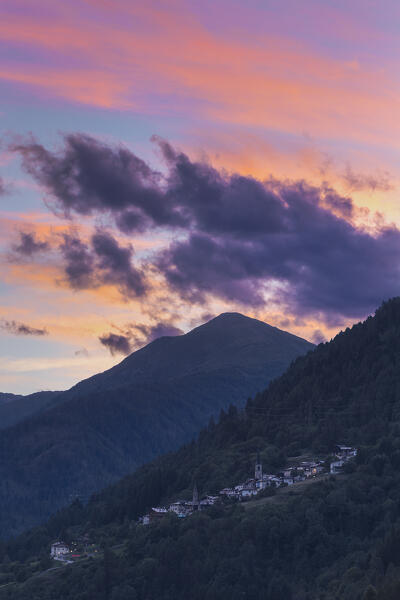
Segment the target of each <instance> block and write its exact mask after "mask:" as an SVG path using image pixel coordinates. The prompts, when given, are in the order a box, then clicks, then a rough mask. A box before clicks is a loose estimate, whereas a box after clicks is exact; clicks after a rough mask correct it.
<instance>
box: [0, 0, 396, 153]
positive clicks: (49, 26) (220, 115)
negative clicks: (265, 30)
mask: <svg viewBox="0 0 400 600" xmlns="http://www.w3.org/2000/svg"><path fill="white" fill-rule="evenodd" d="M92 5H93V3H92ZM107 7H108V4H107V3H95V5H93V10H94V8H95V9H96V11H97V13H98V11H106V10H107ZM114 7H115V5H114ZM117 8H118V9H119V11H120V12H119V13H118V16H119V17H120V18H119V22H118V23H117V22H116V21H115V20H111V18H110V21H107V20H106V18H105V17H106V16H107V13H106V12H103V13H102V14H103V21H101V20H100V19H96V18H93V19H90V18H89V17H88V15H86V17H84V16H78V14H77V12H76V8H73V7H72V5H71V7H70V8H67V7H66V6H64V7H63V9H62V10H61V9H59V10H58V15H57V16H55V17H54V16H53V17H47V18H45V19H44V20H41V21H40V22H39V20H38V19H37V18H36V19H35V18H34V17H32V16H31V17H28V16H26V17H22V16H18V18H15V17H13V18H11V17H10V16H9V15H5V16H4V17H3V19H2V20H1V21H0V34H1V35H2V36H4V37H5V39H8V40H10V42H11V41H12V42H13V43H17V44H18V43H20V44H23V45H24V47H31V48H32V49H34V50H35V49H37V48H39V49H46V50H52V62H51V64H48V65H46V64H42V63H40V64H36V65H35V64H31V63H30V64H29V68H28V64H27V63H24V62H23V61H18V60H15V61H14V62H13V65H12V68H11V67H10V66H7V64H3V66H2V67H1V68H0V78H3V79H6V80H9V81H15V82H19V83H25V84H29V85H33V86H36V87H38V88H40V89H43V90H45V91H46V93H49V92H50V93H51V94H53V95H56V96H59V97H62V98H65V99H67V100H70V101H76V102H81V103H85V104H92V105H95V106H100V107H103V108H104V107H106V108H125V109H126V108H135V109H140V110H141V111H143V112H150V113H151V112H159V111H163V112H168V111H169V110H176V108H177V106H176V103H177V102H178V108H180V109H181V110H182V111H185V112H189V113H191V112H193V111H195V112H196V114H199V111H201V113H202V114H203V116H206V117H207V118H209V119H211V120H216V121H220V122H229V123H240V124H246V125H250V126H253V125H257V126H258V127H264V128H268V129H270V130H279V131H285V132H291V133H297V134H299V133H301V132H302V131H307V132H308V133H310V134H312V135H318V136H330V137H331V138H335V139H336V138H340V137H344V138H346V139H357V140H363V141H368V142H374V143H375V142H379V143H390V144H391V146H395V147H397V146H398V144H399V142H398V141H397V138H398V137H399V136H398V134H399V132H400V124H399V122H398V119H397V118H396V116H397V111H398V102H399V93H400V89H399V82H398V80H396V78H394V77H393V74H392V73H390V72H389V73H388V72H387V71H385V69H379V70H378V69H376V68H375V67H372V66H371V67H369V68H368V66H367V65H364V64H363V65H361V64H359V62H358V61H356V60H353V59H351V60H345V59H341V60H339V59H334V58H330V57H327V56H322V54H321V55H320V56H317V55H316V54H315V53H314V52H312V51H311V49H309V48H307V47H306V46H305V44H300V43H293V41H290V40H288V39H283V38H277V37H275V38H273V37H271V36H265V37H263V38H260V37H259V36H257V35H254V36H252V37H250V36H247V39H243V35H242V36H241V37H240V36H237V37H236V38H234V37H233V36H232V34H230V36H229V35H228V33H225V34H223V35H217V34H215V33H212V32H210V31H207V29H206V28H205V26H204V25H202V24H201V23H200V21H199V20H197V19H196V18H195V17H194V16H192V15H190V14H188V12H187V10H186V11H185V5H177V4H171V5H170V6H168V7H167V8H166V9H163V8H162V4H160V5H157V6H156V7H155V6H152V7H139V6H135V5H133V6H131V5H129V4H127V3H118V4H117ZM97 13H96V14H97ZM95 16H96V15H95V14H94V15H93V17H95ZM122 22H123V24H122ZM78 59H79V60H78ZM54 63H56V66H54ZM160 96H161V98H162V99H161V100H160V99H159V98H160ZM177 98H178V100H177Z"/></svg>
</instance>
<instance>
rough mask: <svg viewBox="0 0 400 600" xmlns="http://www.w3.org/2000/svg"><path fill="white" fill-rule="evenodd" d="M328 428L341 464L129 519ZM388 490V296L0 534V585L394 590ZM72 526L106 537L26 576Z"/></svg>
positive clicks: (238, 477) (338, 594)
mask: <svg viewBox="0 0 400 600" xmlns="http://www.w3.org/2000/svg"><path fill="white" fill-rule="evenodd" d="M338 442H341V443H349V444H351V445H355V446H357V447H358V449H359V451H358V455H357V459H356V460H355V461H354V462H353V463H349V465H348V466H347V468H346V470H347V476H346V477H344V478H334V477H332V478H330V479H328V480H324V481H321V482H316V483H315V484H314V485H310V486H306V487H305V489H304V492H303V493H302V494H296V495H295V496H293V497H292V496H291V495H290V494H285V500H284V501H282V502H270V503H266V504H265V505H264V506H262V507H259V508H255V509H254V510H251V511H244V510H243V506H242V505H240V504H238V505H233V506H231V507H213V508H210V509H208V510H207V511H204V512H201V513H199V514H196V515H193V516H191V517H188V518H186V519H183V520H178V519H177V518H176V517H174V516H167V517H165V519H163V520H162V521H160V522H159V523H158V524H154V525H150V526H148V527H144V526H142V525H138V524H137V523H136V520H137V518H138V517H139V516H140V515H141V514H143V513H144V512H145V511H146V510H147V509H148V508H149V507H151V506H154V505H160V504H162V503H163V502H167V501H168V500H169V499H176V498H178V497H184V496H189V495H190V492H191V488H192V485H193V481H196V482H197V485H198V487H199V489H200V490H202V491H203V492H206V491H207V492H215V491H217V490H218V489H221V487H223V486H225V485H232V484H233V483H235V482H237V481H242V480H243V479H244V478H245V477H246V476H249V475H250V474H251V472H252V469H253V465H254V460H255V456H256V452H257V450H260V451H261V457H262V460H263V463H264V465H265V469H266V470H268V469H270V468H271V469H273V468H278V467H279V466H282V465H284V463H285V461H286V458H287V457H288V456H293V455H296V454H297V455H299V454H300V453H301V452H304V451H312V452H313V453H319V454H329V452H330V451H331V449H332V446H333V444H336V443H338ZM399 498H400V299H399V298H396V299H394V300H391V301H389V302H387V303H385V304H384V305H383V306H382V307H381V308H380V309H379V310H378V311H377V313H376V315H375V316H374V317H373V318H372V317H370V318H369V319H367V320H366V321H365V322H364V323H362V324H358V325H355V326H354V327H353V328H352V329H351V330H349V329H348V330H346V331H345V332H342V333H340V334H339V335H338V336H337V337H336V338H335V339H334V340H333V341H332V342H330V343H327V344H323V345H320V346H319V347H318V348H317V349H316V350H315V351H314V352H312V353H309V354H307V355H306V356H304V357H300V358H298V359H297V360H296V361H295V363H294V364H293V365H292V366H291V367H290V368H289V369H288V370H287V372H286V373H285V374H284V375H283V376H281V377H280V378H279V379H277V380H276V381H274V382H273V383H272V384H271V385H270V386H269V388H268V389H267V390H266V391H265V392H263V393H262V394H258V395H257V396H256V397H255V398H254V399H252V400H250V401H248V403H247V405H246V408H245V409H244V410H243V411H238V410H237V409H235V408H233V407H231V408H230V409H229V410H228V411H227V412H223V413H222V414H221V417H220V420H219V422H218V424H214V423H212V422H211V423H210V425H209V426H208V427H207V428H206V429H204V430H203V431H202V432H201V433H200V435H199V438H198V440H197V442H195V443H190V444H189V445H186V446H184V447H182V448H181V449H180V450H179V451H178V452H175V453H171V454H169V455H166V456H164V457H161V458H159V459H157V460H155V461H153V462H152V463H150V464H148V465H145V466H143V467H141V468H140V469H139V470H137V471H136V472H135V473H134V474H133V475H131V476H128V477H125V478H124V479H123V480H121V481H120V482H119V483H117V484H116V485H113V486H111V487H109V488H108V489H106V490H104V491H103V492H102V493H100V494H98V495H96V496H93V497H92V499H91V501H90V502H89V504H88V505H87V506H82V505H81V504H80V503H78V502H75V503H74V504H73V505H71V507H70V508H68V509H65V510H63V511H61V512H59V513H58V514H56V515H54V517H52V519H51V520H50V521H49V522H48V523H47V524H46V525H45V526H43V527H40V528H37V529H35V530H32V531H31V532H28V533H26V534H24V535H23V536H21V537H20V538H18V539H17V540H15V541H14V542H10V543H9V544H5V545H3V548H2V552H3V563H2V568H3V576H4V573H6V572H7V569H9V570H8V573H10V572H11V571H12V569H14V570H15V571H16V573H17V575H16V576H18V577H19V579H20V583H17V584H16V585H12V586H9V587H5V588H3V589H1V588H0V598H13V599H15V600H22V599H24V598H32V599H34V600H36V599H38V600H39V599H40V600H46V599H50V598H51V599H53V598H57V599H60V600H63V599H72V598H74V600H75V599H77V600H89V599H90V598H93V597H99V598H105V599H112V600H122V599H126V598H128V599H137V600H155V599H157V600H203V599H206V600H217V599H218V600H221V599H222V600H225V599H226V600H231V599H232V598H233V599H234V600H239V599H241V598H247V599H250V600H281V599H283V598H284V599H285V600H317V599H319V600H321V599H324V600H334V599H335V600H339V599H340V600H373V599H376V598H377V599H378V600H396V599H398V598H399V596H400V551H399V549H400V503H399ZM84 532H85V533H87V534H88V535H89V536H90V537H91V539H93V540H95V541H96V542H97V543H99V544H100V545H101V546H102V547H103V548H104V551H103V553H102V554H101V558H98V559H96V558H93V559H89V560H88V561H86V562H83V563H81V564H77V565H72V566H71V567H66V568H65V569H62V570H60V571H57V572H54V574H53V575H52V576H51V577H50V576H49V577H48V578H45V579H42V578H40V577H39V578H35V577H34V578H31V577H30V575H31V573H32V572H33V571H34V567H32V566H29V564H30V563H29V561H30V560H31V559H32V557H35V556H36V557H39V556H40V555H42V560H45V557H46V554H47V552H48V548H49V543H50V541H51V540H52V539H54V538H55V537H59V536H62V537H64V538H65V539H66V540H67V541H68V539H72V538H73V537H74V536H77V535H79V534H82V533H84ZM15 561H17V562H15ZM7 565H8V566H7ZM10 565H11V566H10ZM32 569H33V570H32ZM12 576H14V575H12ZM24 580H26V581H25V582H24Z"/></svg>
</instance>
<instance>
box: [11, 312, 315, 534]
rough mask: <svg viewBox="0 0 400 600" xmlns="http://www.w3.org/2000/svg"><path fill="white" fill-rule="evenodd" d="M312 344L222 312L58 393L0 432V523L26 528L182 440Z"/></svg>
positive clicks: (14, 529) (240, 401)
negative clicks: (204, 322) (71, 498)
mask: <svg viewBox="0 0 400 600" xmlns="http://www.w3.org/2000/svg"><path fill="white" fill-rule="evenodd" d="M312 348H313V345H312V344H310V343H309V342H307V341H305V340H302V339H301V338H297V337H296V336H292V335H291V334H288V333H287V332H281V331H280V330H279V329H277V328H273V327H272V326H269V325H267V324H265V323H263V322H261V321H258V320H256V319H251V318H249V317H244V316H243V315H235V316H232V315H228V316H226V315H225V316H224V317H222V318H221V319H218V317H217V318H216V319H213V320H211V322H208V323H206V324H205V325H202V326H199V327H198V328H196V329H195V330H193V331H192V332H189V333H187V334H184V335H182V336H177V337H164V338H161V339H158V340H155V341H153V342H152V343H150V344H149V345H147V346H145V347H144V348H142V349H140V350H138V351H136V352H134V353H133V354H131V355H130V356H129V357H127V358H126V359H124V360H123V361H122V362H121V363H119V364H118V365H116V366H114V367H112V368H111V369H109V370H108V371H105V372H104V373H100V374H97V375H94V376H92V377H91V378H88V379H86V380H83V381H82V382H80V383H78V384H77V385H75V386H73V387H72V388H71V389H70V390H67V391H65V392H61V393H58V394H56V395H55V396H54V397H53V398H50V402H49V405H47V406H46V408H45V410H40V411H38V412H37V413H36V414H33V415H31V416H29V417H28V418H26V419H23V420H22V421H20V422H19V423H17V424H16V425H14V426H13V427H11V428H8V429H5V430H3V431H2V432H0V450H1V453H0V506H1V508H2V510H1V513H0V531H2V534H3V535H9V534H12V533H16V532H18V531H20V530H22V529H23V528H26V527H29V526H31V525H33V524H34V523H35V522H39V521H41V520H43V519H45V518H46V517H47V516H48V515H49V514H50V513H51V512H52V511H53V510H54V509H55V508H58V507H60V506H62V505H63V504H65V503H66V502H68V501H69V499H70V497H71V495H72V496H74V495H78V496H82V497H83V498H85V497H87V495H89V494H91V493H92V492H94V491H96V490H98V489H100V488H101V487H104V486H105V485H107V484H109V483H111V482H112V481H115V480H116V479H118V478H119V477H121V476H123V475H124V474H126V473H128V472H130V471H132V470H134V469H135V468H136V467H138V466H139V465H140V464H143V463H144V462H146V461H147V460H149V459H151V458H153V457H155V456H157V455H160V454H162V453H164V452H167V451H170V450H173V449H176V448H177V447H179V446H180V445H181V444H182V443H185V442H188V441H190V439H191V438H192V437H193V436H194V435H196V434H197V433H198V431H199V430H200V429H201V427H202V426H204V425H205V424H207V422H208V421H209V419H210V417H214V418H215V417H217V416H218V413H219V411H220V410H221V409H227V407H228V406H229V404H231V403H233V404H237V405H238V406H243V405H244V403H245V401H246V399H247V398H248V397H249V396H251V395H253V394H255V393H256V392H257V391H258V390H261V389H263V388H264V387H265V386H266V385H267V384H268V383H269V381H271V380H272V379H273V378H274V377H276V376H277V375H279V374H280V373H282V372H283V371H284V369H285V368H286V367H287V366H288V364H290V362H291V361H292V360H293V359H295V358H296V357H297V356H298V355H299V354H302V353H305V352H307V351H308V350H310V349H312ZM10 490H11V492H10ZM10 517H12V518H10Z"/></svg>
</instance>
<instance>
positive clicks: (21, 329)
mask: <svg viewBox="0 0 400 600" xmlns="http://www.w3.org/2000/svg"><path fill="white" fill-rule="evenodd" d="M0 327H1V329H4V330H5V331H7V332H8V333H12V334H13V335H37V336H43V335H48V334H49V332H48V331H47V329H45V328H43V329H38V328H37V327H31V326H30V325H27V324H26V323H21V322H19V321H7V320H6V319H3V320H2V321H1V322H0Z"/></svg>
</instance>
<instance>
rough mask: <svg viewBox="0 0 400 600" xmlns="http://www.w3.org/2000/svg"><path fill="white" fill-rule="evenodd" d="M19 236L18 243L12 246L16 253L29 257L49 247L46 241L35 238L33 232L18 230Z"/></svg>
mask: <svg viewBox="0 0 400 600" xmlns="http://www.w3.org/2000/svg"><path fill="white" fill-rule="evenodd" d="M19 236H20V241H19V243H18V244H15V246H14V248H13V249H14V251H15V252H17V254H21V255H22V256H26V257H29V256H32V255H34V254H37V253H38V252H43V251H45V250H48V249H49V244H48V243H47V242H40V241H39V240H37V239H36V236H35V234H34V233H25V232H23V231H20V232H19Z"/></svg>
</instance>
